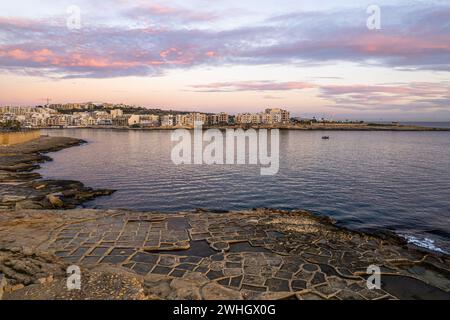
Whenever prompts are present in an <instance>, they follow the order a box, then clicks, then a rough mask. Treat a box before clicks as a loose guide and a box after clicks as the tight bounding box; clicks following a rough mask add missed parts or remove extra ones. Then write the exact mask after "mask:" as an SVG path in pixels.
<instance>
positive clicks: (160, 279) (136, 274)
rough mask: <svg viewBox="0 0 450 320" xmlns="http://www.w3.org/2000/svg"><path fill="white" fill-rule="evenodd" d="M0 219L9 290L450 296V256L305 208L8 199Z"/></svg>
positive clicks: (64, 294) (0, 263) (54, 294)
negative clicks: (48, 205)
mask: <svg viewBox="0 0 450 320" xmlns="http://www.w3.org/2000/svg"><path fill="white" fill-rule="evenodd" d="M0 222H1V224H0V247H1V251H0V257H1V258H0V268H1V269H0V270H3V271H2V272H3V273H5V275H6V278H7V279H8V283H10V284H11V285H12V286H15V288H11V286H9V288H7V290H6V293H5V296H4V298H6V299H8V298H15V299H20V298H23V299H33V298H60V299H66V298H67V299H85V298H92V297H98V298H105V299H106V298H108V299H116V298H117V299H122V298H123V299H230V300H231V299H370V300H372V299H449V298H450V276H449V275H450V259H449V257H448V256H444V255H437V254H434V253H427V252H423V251H419V250H417V249H416V248H414V247H410V246H408V245H406V244H405V243H404V242H402V241H400V240H399V239H396V238H390V237H388V236H386V235H384V236H383V237H379V236H376V235H367V234H362V233H357V232H352V231H349V230H345V229H342V228H338V227H336V226H335V225H334V224H333V223H332V222H331V221H330V220H328V219H325V218H319V217H317V216H314V215H313V214H311V213H308V212H305V211H300V210H298V211H280V210H269V209H254V210H249V211H239V212H229V213H220V214H219V213H212V212H207V210H201V211H197V212H179V213H177V214H163V213H157V212H132V211H126V210H81V209H75V210H64V211H60V210H24V211H11V210H8V211H3V212H0ZM68 265H77V266H80V268H81V270H82V277H84V276H86V287H85V288H84V289H83V290H82V291H81V292H72V291H71V292H68V291H67V289H66V288H65V287H64V283H65V279H66V277H67V275H66V274H65V268H66V267H67V266H68ZM370 265H376V266H379V267H380V268H381V281H382V287H381V289H379V290H377V289H375V290H369V289H368V287H367V282H366V278H367V273H366V271H367V268H368V267H369V266H370ZM105 268H106V269H105ZM101 279H103V280H101ZM107 279H108V280H107ZM100 282H102V284H100ZM95 283H97V284H98V288H96V285H95ZM38 288H39V289H38ZM120 288H121V289H120ZM13 289H14V290H13ZM112 291H115V292H118V293H121V294H120V295H118V294H113V295H111V296H110V297H108V292H112ZM44 293H45V295H44Z"/></svg>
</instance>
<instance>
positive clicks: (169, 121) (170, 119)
mask: <svg viewBox="0 0 450 320" xmlns="http://www.w3.org/2000/svg"><path fill="white" fill-rule="evenodd" d="M174 124H175V119H174V116H173V115H171V114H168V115H164V116H163V117H162V118H161V126H163V127H172V126H173V125H174Z"/></svg>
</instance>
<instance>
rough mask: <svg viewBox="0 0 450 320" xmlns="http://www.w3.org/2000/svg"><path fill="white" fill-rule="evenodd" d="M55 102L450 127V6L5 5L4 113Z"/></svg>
mask: <svg viewBox="0 0 450 320" xmlns="http://www.w3.org/2000/svg"><path fill="white" fill-rule="evenodd" d="M372 4H376V5H379V6H380V8H381V30H369V29H368V28H367V26H366V21H367V18H368V17H369V14H368V13H367V12H366V10H367V7H368V6H369V5H372ZM71 5H75V6H77V7H79V8H80V10H81V28H80V29H69V28H68V27H67V25H66V22H67V19H68V17H69V16H70V14H69V13H67V8H68V7H70V6H71ZM47 97H49V98H51V99H52V102H55V103H65V102H85V101H104V102H116V103H127V104H136V105H142V106H147V107H160V108H164V109H169V108H171V109H180V110H198V111H208V112H215V111H226V112H229V113H236V112H243V111H249V112H253V111H258V110H262V109H264V108H265V107H269V106H270V107H284V108H286V109H288V110H291V112H292V113H293V114H294V115H298V116H311V115H316V116H326V117H333V118H352V119H369V120H426V121H428V120H436V121H440V120H441V121H445V120H447V121H448V120H450V1H448V0H442V1H439V0H434V1H433V0H426V1H418V0H412V1H411V0H396V1H395V0H394V1H392V0H391V1H381V0H371V1H365V0H362V1H356V0H354V1H348V0H339V1H337V0H335V1H326V0H321V1H318V0H276V1H275V0H247V1H242V0H239V1H237V0H182V1H175V0H170V1H168V0H166V1H153V0H148V1H145V0H135V1H133V0H129V1H126V0H103V1H88V0H68V1H66V0H58V1H56V0H53V1H50V0H40V1H33V0H14V1H1V3H0V105H36V104H43V103H45V100H44V99H45V98H47Z"/></svg>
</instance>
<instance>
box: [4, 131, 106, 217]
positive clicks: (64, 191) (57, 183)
mask: <svg viewBox="0 0 450 320" xmlns="http://www.w3.org/2000/svg"><path fill="white" fill-rule="evenodd" d="M83 143H85V141H83V140H80V139H74V138H65V137H46V136H41V137H40V138H39V139H36V140H32V141H29V142H26V143H22V144H17V145H12V146H0V185H1V188H0V208H3V209H6V208H9V209H10V208H16V209H52V208H62V209H69V208H75V207H76V206H78V205H80V204H82V203H83V202H85V201H88V200H91V199H93V198H95V197H98V196H102V195H110V194H111V193H113V192H114V190H106V189H105V190H94V189H92V188H89V187H86V186H84V185H83V183H81V182H79V181H70V180H46V179H42V177H41V175H40V174H39V173H36V172H33V170H36V169H39V163H42V162H45V161H51V160H52V159H51V158H50V157H49V156H46V155H45V153H48V152H54V151H59V150H61V149H64V148H69V147H73V146H78V145H81V144H83Z"/></svg>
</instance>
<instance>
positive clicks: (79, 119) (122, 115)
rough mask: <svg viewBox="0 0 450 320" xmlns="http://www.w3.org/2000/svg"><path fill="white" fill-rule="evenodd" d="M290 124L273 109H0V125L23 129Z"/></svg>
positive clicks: (89, 105) (80, 106)
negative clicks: (230, 111) (235, 111)
mask: <svg viewBox="0 0 450 320" xmlns="http://www.w3.org/2000/svg"><path fill="white" fill-rule="evenodd" d="M290 121H291V119H290V113H289V111H286V110H283V109H280V108H275V109H266V110H265V111H263V112H259V113H242V114H237V115H230V114H227V113H225V112H220V113H217V114H212V113H200V112H182V111H172V110H161V109H146V108H142V107H133V106H128V105H123V104H98V103H86V104H73V103H69V104H64V105H62V104H48V105H46V106H36V107H18V106H3V107H0V122H1V123H10V122H15V123H19V124H20V126H22V127H24V128H49V127H105V126H106V127H108V126H110V127H124V128H126V127H132V128H146V127H175V126H178V127H179V126H183V127H189V126H193V125H194V123H195V122H201V123H203V124H204V125H208V126H214V125H235V124H237V125H240V124H242V125H281V124H289V123H290Z"/></svg>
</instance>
